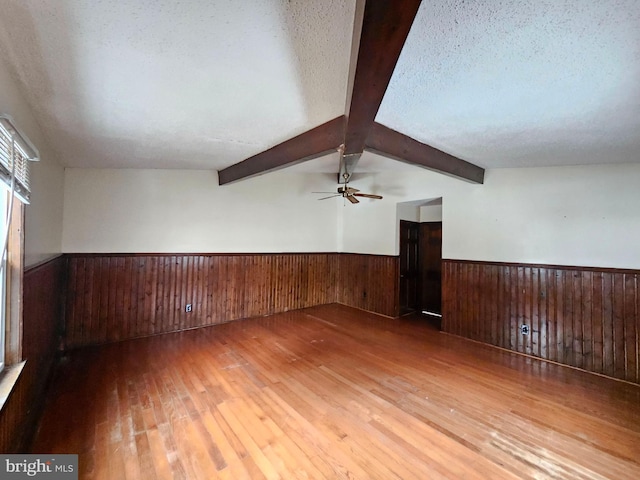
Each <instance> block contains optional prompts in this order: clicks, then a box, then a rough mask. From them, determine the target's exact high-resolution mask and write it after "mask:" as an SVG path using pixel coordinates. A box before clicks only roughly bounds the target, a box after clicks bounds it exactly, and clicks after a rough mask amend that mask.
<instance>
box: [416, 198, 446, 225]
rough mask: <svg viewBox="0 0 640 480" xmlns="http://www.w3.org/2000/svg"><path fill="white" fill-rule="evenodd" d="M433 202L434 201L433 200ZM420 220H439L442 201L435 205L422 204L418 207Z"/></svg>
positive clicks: (440, 219)
mask: <svg viewBox="0 0 640 480" xmlns="http://www.w3.org/2000/svg"><path fill="white" fill-rule="evenodd" d="M434 203H435V202H434ZM420 221H421V222H441V221H442V201H440V202H439V204H436V205H423V206H422V207H420Z"/></svg>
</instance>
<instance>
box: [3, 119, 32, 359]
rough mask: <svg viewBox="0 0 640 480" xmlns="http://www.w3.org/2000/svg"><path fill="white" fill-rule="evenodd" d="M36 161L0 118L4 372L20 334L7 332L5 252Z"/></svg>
mask: <svg viewBox="0 0 640 480" xmlns="http://www.w3.org/2000/svg"><path fill="white" fill-rule="evenodd" d="M37 159H38V151H37V150H36V149H35V147H33V145H32V144H31V142H30V141H29V139H28V138H27V137H26V136H25V135H23V134H22V133H21V132H20V131H19V130H18V129H17V128H16V127H15V125H14V124H13V122H12V120H11V118H10V117H8V116H0V184H1V185H2V186H4V190H5V191H3V192H0V197H1V198H0V370H2V369H3V368H4V366H5V362H6V360H7V358H9V356H8V354H12V355H11V358H12V359H13V360H15V359H16V356H17V357H18V358H17V359H18V360H19V359H20V358H19V357H20V355H16V353H17V352H13V351H8V349H7V347H8V346H9V348H12V347H13V348H17V349H18V350H19V348H20V346H19V342H16V341H15V339H16V338H17V339H19V338H20V337H21V335H20V333H21V332H19V331H12V328H11V327H12V326H13V325H14V324H15V325H16V326H17V329H18V330H19V328H20V321H19V319H18V321H17V322H10V320H9V319H10V318H11V317H14V315H13V314H12V313H11V309H10V307H11V301H10V300H11V299H15V298H16V291H15V289H14V288H12V286H13V283H14V282H13V279H12V275H11V272H12V270H13V268H12V265H11V262H10V261H9V259H10V258H11V257H10V256H9V255H8V253H7V250H8V245H10V244H11V246H12V248H13V249H14V250H15V248H16V242H10V237H11V236H12V233H14V234H15V229H16V226H17V225H18V224H19V226H20V228H21V226H22V225H21V224H22V219H21V218H14V217H16V216H17V217H21V215H20V214H18V215H16V213H15V212H16V211H18V212H21V211H22V203H29V197H30V195H31V186H30V182H29V160H37ZM5 192H7V193H5ZM13 236H15V235H13ZM18 249H20V250H21V246H19V245H18ZM12 253H16V252H12ZM18 253H19V252H18ZM14 256H15V255H14ZM21 267H22V266H21V265H20V268H21ZM17 293H18V294H19V293H20V292H17ZM17 298H19V296H17ZM14 330H15V329H14ZM16 345H17V347H16Z"/></svg>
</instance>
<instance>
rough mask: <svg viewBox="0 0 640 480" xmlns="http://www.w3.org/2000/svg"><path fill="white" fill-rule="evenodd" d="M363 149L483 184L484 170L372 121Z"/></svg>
mask: <svg viewBox="0 0 640 480" xmlns="http://www.w3.org/2000/svg"><path fill="white" fill-rule="evenodd" d="M365 148H366V149H367V150H371V151H373V152H375V153H379V154H380V155H384V156H385V157H389V158H392V159H394V160H399V161H401V162H406V163H410V164H412V165H417V166H420V167H424V168H428V169H429V170H434V171H436V172H439V173H444V174H446V175H451V176H454V177H457V178H460V179H463V180H466V181H468V182H472V183H483V182H484V168H481V167H478V166H477V165H474V164H472V163H469V162H467V161H465V160H461V159H459V158H458V157H454V156H453V155H449V154H448V153H445V152H443V151H442V150H438V149H437V148H434V147H431V146H429V145H427V144H425V143H421V142H419V141H417V140H415V139H413V138H411V137H408V136H407V135H404V134H402V133H400V132H396V131H395V130H392V129H390V128H389V127H385V126H384V125H381V124H379V123H376V122H374V124H373V126H372V128H371V131H370V132H369V136H368V137H367V140H366V143H365Z"/></svg>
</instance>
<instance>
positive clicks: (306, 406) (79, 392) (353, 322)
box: [32, 305, 640, 480]
mask: <svg viewBox="0 0 640 480" xmlns="http://www.w3.org/2000/svg"><path fill="white" fill-rule="evenodd" d="M32 451H33V452H37V453H78V454H79V455H80V457H79V459H80V478H88V479H145V480H147V479H154V478H158V479H164V478H183V479H198V478H202V479H212V478H229V479H240V478H250V479H258V478H267V479H272V478H283V479H290V478H330V479H333V478H345V479H346V478H362V479H365V478H379V479H412V478H415V479H421V480H422V479H438V478H455V479H459V478H478V479H490V478H491V479H494V478H495V479H502V478H505V479H509V478H531V479H544V478H554V479H557V478H571V479H574V478H575V479H602V478H610V479H616V480H620V479H638V478H640V460H639V459H640V387H638V386H634V385H631V384H626V383H623V382H618V381H614V380H610V379H606V378H603V377H599V376H596V375H593V374H588V373H585V372H580V371H577V370H574V369H570V368H567V367H562V366H559V365H554V364H550V363H545V362H543V361H540V360H535V359H531V358H527V357H523V356H519V355H516V354H513V353H509V352H505V351H501V350H498V349H495V348H491V347H488V346H485V345H481V344H477V343H474V342H471V341H468V340H464V339H461V338H457V337H454V336H450V335H447V334H443V333H439V332H437V331H436V330H435V329H433V328H432V327H430V326H429V325H428V324H427V323H426V321H425V320H423V319H419V318H406V319H400V320H392V319H388V318H383V317H379V316H376V315H373V314H369V313H365V312H362V311H358V310H355V309H352V308H349V307H345V306H340V305H326V306H321V307H313V308H309V309H305V310H299V311H292V312H287V313H283V314H277V315H274V316H270V317H263V318H257V319H249V320H241V321H236V322H232V323H228V324H224V325H217V326H214V327H209V328H204V329H199V330H192V331H188V332H183V333H174V334H168V335H163V336H157V337H151V338H145V339H138V340H131V341H127V342H123V343H117V344H110V345H104V346H100V347H90V348H85V349H82V350H78V351H75V352H72V353H71V354H70V358H69V360H68V361H67V362H66V363H64V364H62V365H61V366H60V368H59V369H58V372H57V378H56V381H55V386H54V391H53V392H52V393H51V398H50V399H49V402H48V406H47V408H46V411H45V414H44V417H43V420H42V422H41V426H40V430H39V432H38V434H37V436H36V439H35V441H34V445H33V447H32Z"/></svg>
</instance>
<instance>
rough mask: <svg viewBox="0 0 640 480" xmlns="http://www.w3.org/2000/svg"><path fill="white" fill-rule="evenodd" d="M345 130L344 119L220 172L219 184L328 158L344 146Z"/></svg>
mask: <svg viewBox="0 0 640 480" xmlns="http://www.w3.org/2000/svg"><path fill="white" fill-rule="evenodd" d="M344 130H345V117H344V115H342V116H340V117H336V118H334V119H333V120H330V121H328V122H327V123H323V124H322V125H320V126H318V127H315V128H313V129H311V130H308V131H306V132H304V133H302V134H300V135H298V136H297V137H293V138H291V139H289V140H287V141H285V142H282V143H281V144H279V145H276V146H275V147H272V148H270V149H269V150H265V151H264V152H261V153H258V154H257V155H254V156H253V157H249V158H247V159H246V160H243V161H242V162H240V163H236V164H235V165H231V166H230V167H227V168H225V169H224V170H220V171H219V172H218V183H219V184H220V185H225V184H227V183H232V182H236V181H238V180H242V179H245V178H250V177H254V176H256V175H261V174H263V173H267V172H272V171H274V170H278V169H280V168H284V167H289V166H291V165H295V164H296V163H300V162H305V161H307V160H311V159H313V158H317V157H320V156H322V155H326V154H327V153H330V152H332V151H335V150H336V149H337V148H338V147H339V146H340V144H341V143H342V140H343V138H344Z"/></svg>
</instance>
